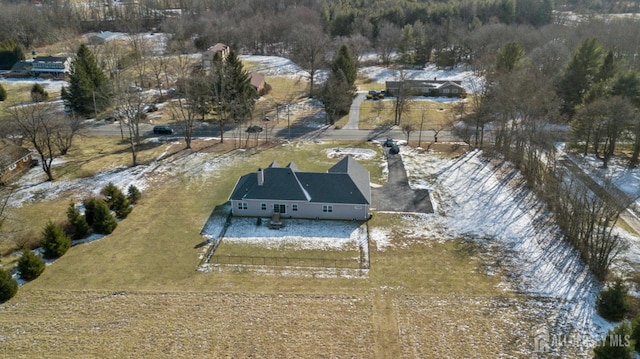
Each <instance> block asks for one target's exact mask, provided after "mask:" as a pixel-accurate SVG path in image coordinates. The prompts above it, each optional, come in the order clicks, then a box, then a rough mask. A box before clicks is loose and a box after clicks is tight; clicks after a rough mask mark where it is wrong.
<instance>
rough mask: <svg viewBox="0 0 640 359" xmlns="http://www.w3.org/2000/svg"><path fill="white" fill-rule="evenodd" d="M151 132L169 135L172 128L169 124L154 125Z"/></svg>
mask: <svg viewBox="0 0 640 359" xmlns="http://www.w3.org/2000/svg"><path fill="white" fill-rule="evenodd" d="M153 133H155V134H158V135H170V134H172V133H173V128H171V127H169V126H154V127H153Z"/></svg>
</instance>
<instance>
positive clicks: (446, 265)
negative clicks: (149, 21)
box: [0, 143, 537, 358]
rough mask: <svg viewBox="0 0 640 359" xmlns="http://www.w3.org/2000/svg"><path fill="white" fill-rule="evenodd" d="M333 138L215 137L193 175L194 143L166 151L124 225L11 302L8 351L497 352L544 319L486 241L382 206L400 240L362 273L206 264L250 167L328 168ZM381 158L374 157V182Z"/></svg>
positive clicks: (20, 354) (15, 354) (383, 218)
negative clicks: (495, 262) (487, 262)
mask: <svg viewBox="0 0 640 359" xmlns="http://www.w3.org/2000/svg"><path fill="white" fill-rule="evenodd" d="M96 146H98V145H96ZM335 146H339V144H335V143H325V144H313V145H309V144H301V143H294V144H292V145H287V146H279V147H277V148H274V149H270V150H265V151H259V152H257V153H255V154H251V153H249V152H238V151H233V152H213V151H212V150H215V149H216V147H215V146H214V145H211V147H205V146H203V147H202V151H201V152H200V154H199V155H200V156H206V161H205V162H203V163H206V164H210V165H215V164H216V163H220V164H221V165H220V167H219V170H216V171H212V172H206V174H204V175H203V167H202V166H203V165H202V164H199V165H197V164H193V166H194V167H193V170H192V171H190V172H187V173H188V174H182V172H181V170H182V169H183V168H185V167H187V163H190V162H188V161H187V160H188V159H190V158H192V157H193V155H191V156H188V155H187V153H186V152H184V151H178V152H176V153H175V154H174V155H172V156H170V157H169V158H168V159H167V160H166V161H171V162H172V163H173V167H174V169H173V170H171V171H169V172H167V173H166V174H164V175H162V176H161V177H160V178H161V180H158V181H155V182H153V185H152V186H151V187H149V188H148V189H147V190H145V191H144V192H143V197H142V200H141V202H140V204H139V205H137V206H136V208H135V209H134V211H133V212H132V213H131V215H130V216H129V217H128V218H127V219H126V220H124V221H122V222H120V223H119V225H118V228H116V230H115V231H114V233H113V234H111V235H109V236H107V237H105V238H103V239H101V240H98V241H95V242H92V243H89V244H83V245H79V246H76V247H73V248H72V249H71V250H70V251H69V252H68V253H67V254H65V255H64V256H63V257H62V258H60V259H59V260H57V261H56V262H55V263H54V264H53V265H51V266H48V267H47V269H46V270H45V272H44V273H43V274H42V276H41V277H40V278H38V279H36V280H35V281H33V282H30V283H28V284H26V285H24V286H23V287H21V288H20V291H19V293H18V295H17V297H15V298H14V299H12V300H11V301H9V302H7V303H5V304H1V305H0V332H1V333H3V337H2V342H0V352H1V353H3V354H5V355H7V356H8V357H12V358H31V357H47V358H66V357H78V356H82V357H89V358H91V357H105V356H116V357H131V356H134V357H292V358H293V357H372V356H373V357H376V358H389V357H406V356H409V357H429V356H431V355H432V354H431V353H436V354H435V356H434V357H461V356H464V355H465V354H464V353H474V354H473V355H474V357H480V358H494V357H495V355H496V353H498V352H511V353H516V352H517V350H519V349H521V348H520V345H524V344H522V340H524V339H526V335H524V334H523V331H522V330H523V329H522V327H521V323H520V322H522V321H528V320H535V319H537V318H530V316H531V315H529V317H526V316H522V315H521V314H522V312H526V311H525V309H526V308H528V307H527V305H528V304H527V302H526V298H521V297H519V296H517V295H515V294H512V293H509V292H505V291H503V290H502V289H501V288H500V286H499V284H500V283H501V281H502V278H501V277H500V276H499V275H487V274H485V271H484V269H483V265H482V251H481V249H480V248H477V247H474V246H473V245H470V244H467V243H465V242H463V241H455V240H452V241H447V242H442V243H441V242H439V241H438V239H437V238H429V236H428V235H424V236H420V237H416V236H409V235H408V234H407V233H406V232H405V231H404V230H403V229H404V227H405V226H406V223H405V221H406V220H407V219H406V218H407V217H405V216H397V215H393V214H376V215H375V216H374V218H373V219H372V220H371V221H370V222H369V226H370V230H371V229H372V228H377V227H382V228H385V229H387V230H389V231H390V233H392V235H391V239H390V242H391V244H392V246H391V247H387V248H385V249H384V250H377V249H376V246H375V244H372V245H371V253H370V256H371V269H370V271H369V273H368V275H366V276H363V277H358V278H343V277H339V278H334V277H329V278H310V277H304V276H296V275H277V274H259V273H255V272H254V273H251V272H243V271H223V272H212V273H201V272H197V271H196V270H195V268H196V266H197V264H198V262H199V255H201V254H202V249H201V248H198V244H199V243H201V242H202V240H203V238H202V237H201V236H200V231H201V230H202V228H203V225H204V223H205V222H206V220H207V218H208V217H209V215H210V214H211V212H212V210H213V208H214V206H216V205H218V204H221V203H224V202H226V200H227V196H228V194H229V191H230V190H231V188H232V187H233V185H234V184H235V181H236V179H237V178H238V176H239V175H241V174H244V173H247V172H249V171H254V170H255V169H256V167H259V166H264V165H266V164H268V163H270V162H271V161H273V160H277V161H278V162H280V164H282V165H285V164H287V163H288V162H289V161H295V162H296V163H298V165H299V166H300V167H301V169H302V170H307V171H313V170H318V171H326V169H328V168H329V167H330V166H331V165H333V164H334V163H335V162H336V160H335V159H329V158H327V157H326V155H325V154H324V152H323V150H324V149H325V148H330V147H335ZM349 146H350V147H355V146H354V144H349ZM360 146H363V147H364V146H371V145H370V144H362V145H360ZM96 148H97V147H96ZM87 151H88V153H97V152H99V151H98V150H97V149H94V150H87ZM113 151H115V152H117V149H110V150H109V151H108V152H110V154H109V155H106V156H103V158H110V157H109V156H115V154H114V153H113ZM114 160H115V158H114ZM379 160H380V159H379V158H377V159H375V160H372V161H366V162H364V165H365V166H366V167H367V168H368V169H370V170H372V171H375V172H374V173H372V180H374V181H375V178H377V177H380V176H381V170H380V166H379ZM96 161H98V160H96ZM99 161H102V160H99ZM222 163H224V164H223V165H222ZM96 166H97V165H96ZM105 166H106V165H105ZM97 167H99V166H97ZM69 176H70V177H73V176H72V174H71V173H70V174H69ZM53 204H54V203H53V202H47V203H42V204H38V205H28V206H25V207H23V209H22V210H24V211H26V210H27V208H31V210H32V211H33V212H31V213H29V214H28V215H29V216H33V217H31V218H42V217H40V214H39V213H38V211H45V210H51V209H49V205H53ZM58 205H59V206H61V207H64V206H65V205H66V203H65V200H64V199H62V200H60V202H59V204H58ZM51 211H52V212H55V211H53V210H51ZM24 213H25V215H27V212H24ZM33 220H34V221H38V220H36V219H33ZM221 248H222V247H221ZM225 250H227V251H228V252H229V253H231V252H237V253H246V252H250V251H252V250H253V248H251V247H243V246H234V247H228V248H227V249H225ZM286 250H287V249H286ZM346 252H347V253H349V251H346ZM313 255H316V253H313ZM349 255H350V254H349ZM522 308H524V309H522ZM527 313H528V312H527ZM516 319H518V320H519V321H520V322H519V321H517V320H516ZM456 332H460V333H463V334H464V338H462V339H461V338H458V337H455V333H456ZM336 333H340V334H339V335H336ZM517 335H519V337H520V339H518V337H517ZM522 338H524V339H522ZM519 340H520V341H519ZM505 343H506V344H505Z"/></svg>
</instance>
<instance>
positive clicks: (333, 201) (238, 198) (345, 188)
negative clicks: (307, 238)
mask: <svg viewBox="0 0 640 359" xmlns="http://www.w3.org/2000/svg"><path fill="white" fill-rule="evenodd" d="M369 181H370V179H369V171H367V169H365V168H364V167H363V166H362V165H361V164H359V163H358V162H357V161H356V160H354V159H353V158H352V157H350V156H347V157H344V158H343V159H342V160H340V162H338V163H337V164H335V165H334V166H333V167H331V168H330V169H329V170H328V171H327V172H326V173H318V172H303V171H300V170H299V169H298V167H297V166H296V164H295V163H293V162H292V163H290V164H289V165H287V166H286V167H281V166H280V165H278V164H277V163H275V162H274V163H272V164H271V165H269V166H268V167H267V168H259V169H258V170H257V171H256V172H253V173H249V174H246V175H244V176H241V177H240V178H239V179H238V181H237V182H236V185H235V187H234V188H233V191H232V192H231V195H230V196H229V200H230V201H231V206H232V207H231V208H232V209H231V210H232V213H233V215H235V216H243V217H271V216H273V215H274V214H276V213H279V214H280V216H281V217H282V218H310V219H339V220H366V219H368V218H369V206H370V204H371V187H370V184H369Z"/></svg>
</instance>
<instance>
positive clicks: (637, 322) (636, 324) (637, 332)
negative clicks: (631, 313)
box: [631, 316, 640, 353]
mask: <svg viewBox="0 0 640 359" xmlns="http://www.w3.org/2000/svg"><path fill="white" fill-rule="evenodd" d="M631 339H633V343H634V348H633V349H634V350H635V351H637V352H639V353H640V316H637V317H635V319H633V321H632V322H631Z"/></svg>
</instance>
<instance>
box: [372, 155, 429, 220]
mask: <svg viewBox="0 0 640 359" xmlns="http://www.w3.org/2000/svg"><path fill="white" fill-rule="evenodd" d="M385 151H386V148H385ZM387 165H388V167H389V180H388V181H387V184H385V185H384V186H382V187H380V188H372V189H371V197H372V199H371V200H372V202H373V207H374V208H375V210H377V211H390V212H419V213H433V206H432V205H431V199H430V198H429V191H428V190H426V189H415V190H414V189H411V187H409V179H408V178H407V171H406V170H405V168H404V164H403V163H402V157H401V156H400V155H399V154H397V155H387Z"/></svg>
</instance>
